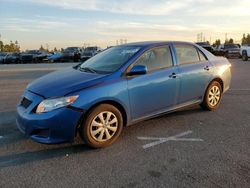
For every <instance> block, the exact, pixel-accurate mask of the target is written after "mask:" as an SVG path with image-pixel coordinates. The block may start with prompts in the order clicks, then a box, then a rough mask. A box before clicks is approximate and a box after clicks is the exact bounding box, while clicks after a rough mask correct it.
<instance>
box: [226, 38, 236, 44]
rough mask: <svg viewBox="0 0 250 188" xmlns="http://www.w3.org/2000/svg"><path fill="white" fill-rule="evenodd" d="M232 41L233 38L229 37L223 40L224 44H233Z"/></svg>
mask: <svg viewBox="0 0 250 188" xmlns="http://www.w3.org/2000/svg"><path fill="white" fill-rule="evenodd" d="M233 43H234V39H232V38H230V39H229V40H228V39H226V40H225V44H233Z"/></svg>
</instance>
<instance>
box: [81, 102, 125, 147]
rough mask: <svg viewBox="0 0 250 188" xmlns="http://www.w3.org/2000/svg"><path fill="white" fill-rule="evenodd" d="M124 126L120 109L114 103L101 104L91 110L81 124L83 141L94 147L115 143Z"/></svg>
mask: <svg viewBox="0 0 250 188" xmlns="http://www.w3.org/2000/svg"><path fill="white" fill-rule="evenodd" d="M122 128H123V118H122V115H121V113H120V111H119V110H118V109H117V108H115V107H114V106H112V105H109V104H101V105H99V106H97V107H95V108H94V109H93V110H91V111H90V112H89V113H88V114H87V117H86V118H85V120H84V121H83V123H82V124H81V126H80V129H79V133H80V136H81V138H82V139H83V141H84V142H85V143H86V144H87V145H88V146H90V147H92V148H103V147H106V146H109V145H111V144H112V143H114V142H115V141H116V140H117V139H118V137H119V136H120V134H121V132H122Z"/></svg>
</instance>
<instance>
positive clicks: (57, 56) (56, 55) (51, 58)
mask: <svg viewBox="0 0 250 188" xmlns="http://www.w3.org/2000/svg"><path fill="white" fill-rule="evenodd" d="M62 61H63V54H62V53H61V52H56V53H54V54H51V55H50V56H48V62H51V63H53V62H62Z"/></svg>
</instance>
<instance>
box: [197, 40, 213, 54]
mask: <svg viewBox="0 0 250 188" xmlns="http://www.w3.org/2000/svg"><path fill="white" fill-rule="evenodd" d="M196 44H197V45H199V46H201V47H203V48H205V49H206V50H207V51H209V52H211V53H212V54H214V48H213V47H212V46H211V45H210V44H209V43H208V42H197V43H196Z"/></svg>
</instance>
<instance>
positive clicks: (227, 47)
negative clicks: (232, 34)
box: [225, 44, 239, 49]
mask: <svg viewBox="0 0 250 188" xmlns="http://www.w3.org/2000/svg"><path fill="white" fill-rule="evenodd" d="M225 48H226V49H229V48H239V46H238V45H236V44H227V45H225Z"/></svg>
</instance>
